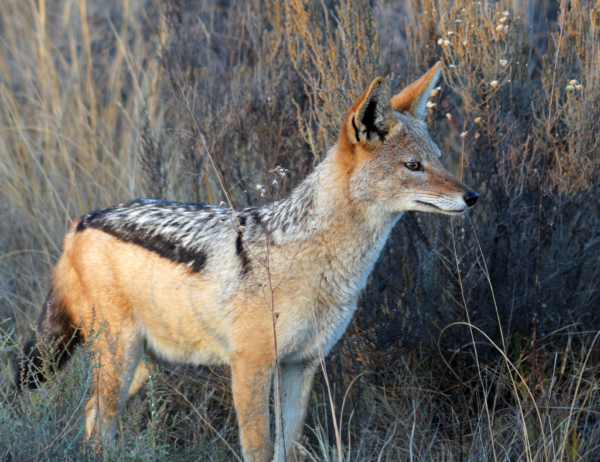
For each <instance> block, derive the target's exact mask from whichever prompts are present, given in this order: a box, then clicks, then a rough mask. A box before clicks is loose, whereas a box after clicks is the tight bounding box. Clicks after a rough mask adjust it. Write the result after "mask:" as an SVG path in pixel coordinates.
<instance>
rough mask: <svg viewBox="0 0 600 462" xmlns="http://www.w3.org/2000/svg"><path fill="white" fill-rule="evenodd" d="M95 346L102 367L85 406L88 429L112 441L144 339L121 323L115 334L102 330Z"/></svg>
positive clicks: (96, 438)
mask: <svg viewBox="0 0 600 462" xmlns="http://www.w3.org/2000/svg"><path fill="white" fill-rule="evenodd" d="M93 347H94V348H95V349H96V350H97V352H98V354H99V358H100V361H99V362H100V364H99V366H100V367H98V369H97V371H96V377H95V380H94V386H93V388H92V397H91V398H90V400H89V401H88V403H87V406H86V419H85V429H86V434H87V436H88V438H92V439H95V440H100V439H102V440H111V439H112V438H113V437H114V435H115V430H116V423H117V418H118V417H119V414H120V413H121V411H122V410H123V406H124V405H125V400H126V399H127V396H128V392H129V390H130V389H131V386H132V381H133V378H134V375H135V373H136V369H137V368H138V364H139V363H140V358H141V355H142V351H143V342H142V340H141V338H140V336H139V335H138V334H137V332H134V331H133V329H128V328H127V326H120V330H119V331H118V332H115V333H111V331H110V328H107V330H105V331H103V332H101V334H100V335H99V338H98V339H97V340H96V342H95V343H94V345H93ZM142 383H143V382H142ZM138 388H139V385H138ZM136 391H137V390H136Z"/></svg>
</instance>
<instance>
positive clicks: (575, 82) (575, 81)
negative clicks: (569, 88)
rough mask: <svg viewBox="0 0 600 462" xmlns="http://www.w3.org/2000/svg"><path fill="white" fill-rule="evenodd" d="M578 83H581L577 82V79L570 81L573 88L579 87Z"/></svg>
mask: <svg viewBox="0 0 600 462" xmlns="http://www.w3.org/2000/svg"><path fill="white" fill-rule="evenodd" d="M578 83H579V82H578V81H577V80H575V79H573V80H569V85H573V86H575V85H577V84H578Z"/></svg>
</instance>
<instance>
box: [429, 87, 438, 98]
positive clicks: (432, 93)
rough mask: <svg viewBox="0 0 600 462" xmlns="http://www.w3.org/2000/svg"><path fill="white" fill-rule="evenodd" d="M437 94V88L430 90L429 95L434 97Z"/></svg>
mask: <svg viewBox="0 0 600 462" xmlns="http://www.w3.org/2000/svg"><path fill="white" fill-rule="evenodd" d="M437 94H438V91H437V89H435V88H434V89H433V90H431V97H432V98H435V97H436V96H437Z"/></svg>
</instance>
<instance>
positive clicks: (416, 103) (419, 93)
mask: <svg viewBox="0 0 600 462" xmlns="http://www.w3.org/2000/svg"><path fill="white" fill-rule="evenodd" d="M441 70H442V63H441V62H438V63H437V64H436V65H435V66H433V67H432V68H431V69H429V70H428V71H427V72H426V73H425V75H423V76H422V77H421V78H420V79H418V80H415V81H414V82H413V83H411V84H410V85H409V86H408V87H406V88H405V89H404V90H402V91H401V92H400V93H398V94H397V95H396V96H394V97H393V98H392V107H393V108H394V111H398V112H408V113H409V114H410V115H412V116H413V117H416V118H418V119H423V118H424V117H425V113H426V110H425V109H426V107H427V100H428V99H429V96H430V95H431V91H432V90H433V88H434V87H435V84H436V83H437V81H438V78H439V77H440V72H441Z"/></svg>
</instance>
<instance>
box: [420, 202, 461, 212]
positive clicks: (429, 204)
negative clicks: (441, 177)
mask: <svg viewBox="0 0 600 462" xmlns="http://www.w3.org/2000/svg"><path fill="white" fill-rule="evenodd" d="M415 202H416V203H418V204H422V205H427V206H429V207H432V208H434V209H437V210H439V211H440V212H441V213H447V214H448V215H458V214H460V213H463V212H465V211H466V210H467V209H464V210H446V209H443V208H441V207H438V206H437V205H434V204H431V203H430V202H423V201H415Z"/></svg>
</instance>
